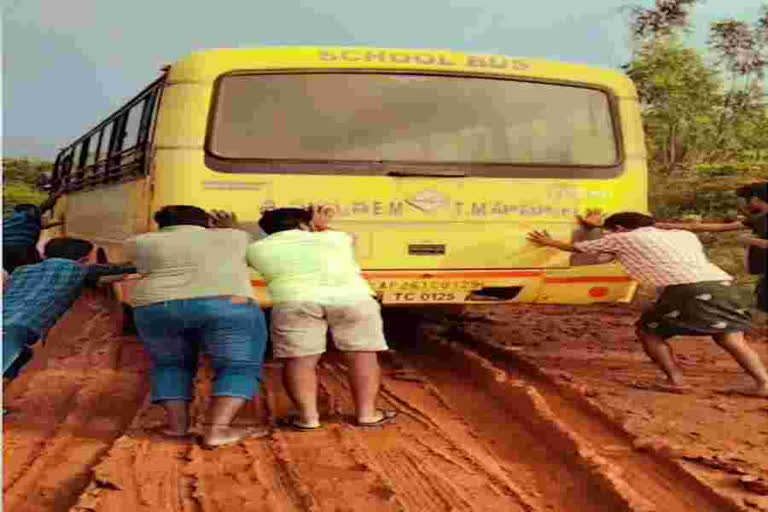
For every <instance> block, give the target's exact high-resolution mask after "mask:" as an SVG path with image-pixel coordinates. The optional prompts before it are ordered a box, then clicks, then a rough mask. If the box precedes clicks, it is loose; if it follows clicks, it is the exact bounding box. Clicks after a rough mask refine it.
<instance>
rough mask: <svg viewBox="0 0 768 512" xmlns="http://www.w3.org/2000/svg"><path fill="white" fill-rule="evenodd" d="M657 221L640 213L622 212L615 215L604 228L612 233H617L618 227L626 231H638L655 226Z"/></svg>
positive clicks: (604, 224)
mask: <svg viewBox="0 0 768 512" xmlns="http://www.w3.org/2000/svg"><path fill="white" fill-rule="evenodd" d="M655 223H656V220H655V219H654V218H653V217H651V216H650V215H645V214H643V213H638V212H620V213H614V214H613V215H611V216H610V217H608V218H607V219H605V222H604V223H603V227H604V228H605V229H607V230H610V231H615V230H616V228H617V227H622V228H624V229H629V230H632V229H638V228H647V227H649V226H653V225H654V224H655Z"/></svg>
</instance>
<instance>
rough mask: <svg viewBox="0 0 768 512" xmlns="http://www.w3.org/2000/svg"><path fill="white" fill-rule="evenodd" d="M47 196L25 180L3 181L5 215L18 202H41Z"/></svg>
mask: <svg viewBox="0 0 768 512" xmlns="http://www.w3.org/2000/svg"><path fill="white" fill-rule="evenodd" d="M45 198H46V195H45V194H44V193H43V192H40V191H38V190H36V189H35V188H34V187H32V186H31V185H29V184H27V183H24V182H15V183H14V182H11V183H9V182H6V183H3V215H5V214H7V213H9V212H10V211H11V210H13V207H14V206H16V205H17V204H22V203H32V204H40V203H42V202H43V201H44V200H45Z"/></svg>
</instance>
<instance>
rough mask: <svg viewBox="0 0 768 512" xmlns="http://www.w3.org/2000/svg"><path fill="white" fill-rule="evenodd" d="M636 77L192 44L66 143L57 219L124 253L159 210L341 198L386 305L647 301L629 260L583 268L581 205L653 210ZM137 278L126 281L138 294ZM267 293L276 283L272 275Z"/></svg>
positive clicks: (565, 67)
mask: <svg viewBox="0 0 768 512" xmlns="http://www.w3.org/2000/svg"><path fill="white" fill-rule="evenodd" d="M645 161H646V160H645V148H644V142H643V131H642V126H641V119H640V113H639V108H638V102H637V96H636V92H635V88H634V85H633V84H632V82H631V81H630V80H629V79H628V78H627V77H626V76H625V75H623V74H621V73H618V72H615V71H610V70H605V69H596V68H591V67H587V66H581V65H573V64H565V63H559V62H550V61H544V60H532V59H523V58H512V57H505V56H499V55H495V56H491V55H475V54H463V53H457V52H452V51H442V50H434V51H432V50H394V49H374V48H327V47H323V48H320V47H280V48H258V49H223V50H211V51H203V52H200V53H195V54H193V55H190V56H188V57H186V58H184V59H182V60H180V61H178V62H176V63H174V64H172V65H170V66H167V67H166V68H164V69H163V72H162V76H161V77H160V78H159V79H158V80H156V81H155V82H153V83H152V84H150V85H149V86H148V87H147V88H146V89H144V90H143V91H142V92H141V93H140V94H139V95H137V96H136V97H135V98H133V99H132V100H131V101H129V102H128V103H127V104H125V105H124V106H123V107H122V108H120V109H119V110H118V111H116V112H115V113H114V114H112V115H111V116H109V117H108V118H107V119H105V120H104V121H103V122H101V123H100V124H98V125H97V126H96V127H95V128H93V129H92V130H90V131H88V132H87V133H86V134H85V135H83V136H81V137H80V138H78V139H77V140H75V141H74V142H73V143H72V144H71V145H69V146H67V147H66V148H64V149H63V150H62V151H61V152H60V153H59V155H58V157H57V160H56V164H55V171H54V173H53V175H52V178H51V181H50V184H49V188H54V189H61V188H63V189H64V190H65V191H66V195H65V197H64V199H63V200H62V201H61V202H60V204H59V205H58V206H57V208H56V210H55V214H54V216H55V217H57V218H63V219H64V220H65V223H66V224H65V227H64V228H63V231H64V233H63V234H66V235H68V236H77V237H83V238H87V239H89V240H92V241H94V242H95V243H96V244H97V245H98V246H99V247H100V248H101V249H102V254H103V255H104V254H105V255H106V256H107V257H108V258H109V259H110V260H112V261H117V260H121V256H122V255H121V247H122V243H123V242H124V241H125V240H126V239H127V238H129V237H131V236H134V235H136V234H138V233H143V232H146V231H150V230H153V229H156V226H155V225H154V223H153V221H152V215H153V213H154V212H155V211H157V210H158V209H159V208H161V207H162V206H164V205H169V204H192V205H197V206H200V207H202V208H206V209H224V210H231V211H234V212H235V213H236V214H237V215H238V217H239V218H240V220H241V221H244V222H245V224H246V227H248V229H249V230H250V231H251V232H252V233H253V235H254V237H258V236H263V235H261V234H260V233H259V232H258V229H257V228H256V227H255V226H256V222H257V221H258V219H259V217H260V214H261V212H263V211H265V210H266V209H270V208H274V207H280V206H300V205H301V206H304V205H309V204H330V205H336V206H337V207H338V208H339V211H340V214H339V215H338V216H337V217H336V219H335V220H334V225H333V226H332V227H333V228H334V229H339V230H344V231H347V232H349V233H350V234H352V235H353V237H354V239H355V248H356V253H357V257H358V260H359V262H360V264H361V266H362V268H363V271H364V274H365V276H366V277H367V279H368V280H369V281H370V283H371V285H372V287H373V288H374V290H375V291H376V293H377V294H378V295H379V297H380V299H381V301H382V302H383V303H384V304H385V305H386V304H410V305H418V304H430V303H491V302H496V303H508V302H530V303H559V304H583V303H592V302H622V301H629V300H631V299H632V296H633V294H634V292H635V289H636V287H637V284H636V283H635V282H633V281H632V280H631V279H630V278H629V277H628V276H627V275H626V274H625V273H624V272H623V271H622V269H621V267H620V266H618V265H617V264H615V263H604V264H593V265H571V261H570V258H569V255H568V254H566V253H561V252H559V251H556V250H553V249H548V248H538V247H535V246H533V245H532V244H530V243H529V242H527V241H526V236H525V235H526V233H527V232H529V231H531V230H534V229H539V230H540V229H546V230H547V231H549V232H550V233H551V234H552V235H553V236H555V237H557V238H560V239H564V240H567V239H569V238H571V236H572V234H573V232H574V230H575V229H576V227H577V225H576V222H575V216H576V215H577V214H580V213H583V212H584V211H586V210H587V209H591V208H599V209H602V210H603V211H604V212H606V213H611V212H616V211H622V210H635V211H643V212H644V211H647V180H646V164H645ZM130 282H131V280H130V279H129V280H127V281H125V282H123V283H121V284H119V285H118V286H119V290H118V291H119V294H120V296H121V297H122V299H123V300H128V298H129V296H130V289H131V286H130ZM253 284H254V287H255V290H256V293H257V296H258V297H259V298H260V300H261V301H262V303H263V304H264V305H269V297H268V294H267V292H266V287H265V284H264V282H263V281H262V280H261V279H260V278H259V276H258V274H257V273H256V272H255V271H254V273H253Z"/></svg>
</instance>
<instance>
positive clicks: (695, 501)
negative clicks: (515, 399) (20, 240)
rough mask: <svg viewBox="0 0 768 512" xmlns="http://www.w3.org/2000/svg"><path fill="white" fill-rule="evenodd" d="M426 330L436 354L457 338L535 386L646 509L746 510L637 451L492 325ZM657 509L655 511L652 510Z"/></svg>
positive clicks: (658, 457)
mask: <svg viewBox="0 0 768 512" xmlns="http://www.w3.org/2000/svg"><path fill="white" fill-rule="evenodd" d="M423 327H424V326H422V329H421V332H420V334H419V335H417V336H416V337H417V338H422V339H423V340H424V342H425V345H424V346H432V347H434V346H441V347H442V350H438V352H437V353H438V354H441V355H442V357H445V356H446V352H445V349H446V347H449V346H452V347H454V349H453V351H454V352H455V351H456V350H457V348H456V347H458V345H457V344H456V343H454V342H447V341H446V338H450V339H459V340H461V342H462V343H461V345H462V346H463V347H467V346H469V347H471V349H468V348H462V349H460V350H461V351H463V352H464V355H463V356H462V359H465V358H466V355H467V354H474V355H475V357H481V356H480V355H479V354H481V355H482V356H484V357H487V358H489V359H491V360H493V361H494V365H495V366H496V367H497V368H499V369H500V370H501V371H502V372H504V374H506V375H507V376H509V377H512V378H516V379H520V380H522V381H525V382H528V383H530V385H532V386H534V387H535V389H536V391H537V393H538V394H539V395H540V396H541V397H542V398H543V400H545V401H546V404H547V405H548V407H549V408H550V409H551V411H552V413H553V414H554V415H555V417H557V418H558V419H559V421H561V422H564V423H565V424H566V425H567V426H568V428H569V429H570V430H571V431H572V432H573V433H574V434H575V435H577V436H578V437H579V438H581V439H582V440H584V441H585V442H586V443H588V445H589V447H590V450H593V451H594V452H595V453H596V454H597V455H598V456H599V457H600V458H601V459H603V460H605V461H606V462H607V463H608V465H609V466H610V468H611V471H612V472H613V473H614V474H619V475H622V477H623V480H624V481H626V482H631V486H632V489H633V492H635V493H636V494H637V495H639V496H640V498H641V500H642V501H643V502H645V503H647V504H649V505H648V506H652V505H655V506H658V507H659V508H658V510H660V511H662V510H663V511H665V512H666V511H681V512H682V511H688V510H696V511H697V512H698V511H703V510H712V511H717V512H726V511H737V510H743V509H742V507H741V506H739V505H737V504H735V503H733V502H732V501H731V500H729V499H727V498H724V497H723V496H721V495H719V494H717V493H716V492H715V491H714V490H712V489H711V488H709V487H708V486H706V485H705V484H703V483H702V482H700V481H699V480H697V479H696V478H695V477H694V476H693V475H691V474H690V473H689V472H687V471H686V470H685V469H684V468H682V467H681V466H679V465H678V464H676V463H675V462H674V461H672V460H670V459H669V458H667V457H666V456H665V455H664V454H656V453H654V452H653V451H650V452H644V451H638V450H637V449H635V446H634V444H633V442H634V438H633V436H631V435H630V434H629V433H628V432H626V431H625V430H624V429H623V427H622V426H621V425H619V424H617V423H616V422H615V421H614V420H612V419H611V418H609V417H608V416H607V415H606V414H605V413H604V412H603V411H601V410H600V409H599V408H597V407H596V406H594V405H592V404H591V402H590V400H589V398H588V397H586V396H584V391H583V390H581V389H579V388H578V387H577V386H574V385H570V384H560V383H558V382H555V381H554V380H553V379H552V378H551V377H550V376H548V375H547V374H546V373H544V372H543V371H542V370H541V369H539V368H538V367H537V366H536V365H535V364H533V363H532V362H529V361H527V360H526V359H525V358H524V357H522V356H521V355H520V354H518V353H517V352H516V351H514V350H510V349H509V348H508V347H505V346H503V345H499V344H498V343H496V342H494V341H493V339H492V327H490V326H482V327H480V328H477V327H478V326H477V325H475V326H474V327H475V328H476V329H475V330H474V332H472V333H470V332H468V331H467V330H465V329H464V328H462V327H461V326H459V325H457V324H456V323H447V325H446V323H437V324H435V323H432V324H431V325H430V324H429V323H427V324H426V329H424V328H423ZM651 510H656V508H651Z"/></svg>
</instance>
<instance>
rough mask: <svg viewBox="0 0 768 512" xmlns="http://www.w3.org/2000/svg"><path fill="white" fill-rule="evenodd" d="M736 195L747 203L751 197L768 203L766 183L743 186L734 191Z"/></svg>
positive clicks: (767, 182)
mask: <svg viewBox="0 0 768 512" xmlns="http://www.w3.org/2000/svg"><path fill="white" fill-rule="evenodd" d="M736 195H737V196H739V197H741V198H742V199H746V200H747V201H749V200H750V198H752V197H756V198H758V199H760V200H762V201H765V202H766V203H768V181H762V182H757V183H752V184H750V185H744V186H743V187H740V188H739V189H738V190H737V191H736Z"/></svg>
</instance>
